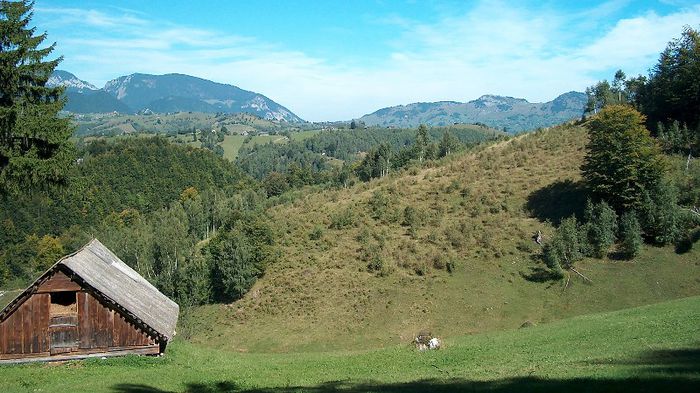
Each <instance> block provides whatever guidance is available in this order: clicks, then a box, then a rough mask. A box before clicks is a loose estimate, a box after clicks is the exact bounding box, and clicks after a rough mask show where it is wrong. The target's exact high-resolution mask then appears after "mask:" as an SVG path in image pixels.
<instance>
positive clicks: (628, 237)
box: [620, 212, 642, 259]
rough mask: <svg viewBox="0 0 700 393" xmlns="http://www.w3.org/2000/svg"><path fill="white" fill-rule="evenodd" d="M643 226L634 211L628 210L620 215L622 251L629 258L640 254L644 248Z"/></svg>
mask: <svg viewBox="0 0 700 393" xmlns="http://www.w3.org/2000/svg"><path fill="white" fill-rule="evenodd" d="M641 232H642V228H641V227H640V225H639V221H638V220H637V215H636V214H634V212H626V213H624V214H623V215H622V217H620V252H621V253H622V254H623V255H624V256H625V258H627V259H632V258H634V257H636V256H637V255H638V254H639V251H640V250H641V248H642V236H641Z"/></svg>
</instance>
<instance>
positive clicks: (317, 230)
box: [309, 225, 323, 240]
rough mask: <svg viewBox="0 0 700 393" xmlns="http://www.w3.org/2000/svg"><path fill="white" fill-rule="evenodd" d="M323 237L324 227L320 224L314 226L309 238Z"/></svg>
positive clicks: (317, 238)
mask: <svg viewBox="0 0 700 393" xmlns="http://www.w3.org/2000/svg"><path fill="white" fill-rule="evenodd" d="M322 237H323V228H322V227H321V226H320V225H316V226H314V228H313V229H312V230H311V233H309V239H311V240H319V239H321V238H322Z"/></svg>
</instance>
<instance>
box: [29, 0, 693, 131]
mask: <svg viewBox="0 0 700 393" xmlns="http://www.w3.org/2000/svg"><path fill="white" fill-rule="evenodd" d="M34 8H35V15H34V19H33V24H34V25H35V26H36V27H37V30H38V31H40V32H41V31H47V32H48V40H49V41H50V42H54V41H55V42H57V49H56V54H58V55H63V56H64V61H63V63H62V64H61V65H60V66H59V68H60V69H64V70H67V71H70V72H73V73H74V74H76V75H77V76H78V77H79V78H81V79H84V80H87V81H88V82H91V83H93V84H95V85H97V86H98V87H102V86H103V85H104V84H105V82H107V81H109V80H111V79H114V78H117V77H119V76H121V75H128V74H131V73H135V72H141V73H152V74H164V73H172V72H177V73H184V74H189V75H194V76H198V77H202V78H206V79H211V80H214V81H216V82H221V83H229V84H234V85H236V86H238V87H241V88H243V89H246V90H252V91H256V92H259V93H262V94H264V95H266V96H268V97H270V98H272V99H273V100H275V101H277V102H279V103H280V104H282V105H284V106H286V107H287V108H289V109H290V110H292V111H293V112H295V113H296V114H297V115H299V116H301V117H302V118H304V119H306V120H312V121H323V120H346V119H351V118H357V117H360V116H362V115H363V114H366V113H370V112H373V111H375V110H377V109H379V108H382V107H386V106H392V105H398V104H407V103H411V102H420V101H423V102H425V101H442V100H451V101H469V100H472V99H476V98H478V97H479V96H481V95H483V94H499V95H508V96H514V97H522V98H526V99H528V100H529V101H531V102H543V101H549V100H551V99H553V98H555V97H556V96H557V95H559V94H561V93H564V92H567V91H571V90H578V91H583V90H584V89H585V88H586V86H589V85H591V84H592V83H594V82H595V81H597V80H600V79H603V78H608V79H609V78H611V77H612V74H613V73H614V72H615V70H617V69H618V68H621V69H623V70H624V71H625V72H626V73H627V74H628V75H637V74H643V75H646V74H648V70H649V68H650V67H652V66H653V65H654V63H655V62H656V60H657V59H658V54H659V52H660V51H661V50H663V49H664V48H665V46H666V44H667V43H668V41H670V40H672V39H673V38H677V37H679V36H680V34H681V31H682V28H683V26H684V25H690V26H692V27H693V28H696V29H697V28H699V27H700V1H684V0H663V1H630V0H611V1H607V2H600V1H517V2H516V1H512V2H508V1H390V0H374V1H360V0H354V1H331V0H327V1H320V0H319V1H250V0H248V1H237V0H236V1H224V0H217V1H176V0H173V1H154V0H140V1H134V0H127V1H120V2H114V1H97V0H94V1H90V0H50V1H49V0H36V3H35V7H34Z"/></svg>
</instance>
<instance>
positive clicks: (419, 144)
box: [415, 124, 430, 162]
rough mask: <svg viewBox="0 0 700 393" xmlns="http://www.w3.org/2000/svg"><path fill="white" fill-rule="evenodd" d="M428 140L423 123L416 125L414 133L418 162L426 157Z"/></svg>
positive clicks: (426, 130)
mask: <svg viewBox="0 0 700 393" xmlns="http://www.w3.org/2000/svg"><path fill="white" fill-rule="evenodd" d="M429 143H430V140H429V139H428V127H426V126H425V124H421V125H420V126H418V132H417V133H416V145H415V149H416V158H418V161H419V162H423V160H424V159H425V158H426V151H427V149H428V144H429Z"/></svg>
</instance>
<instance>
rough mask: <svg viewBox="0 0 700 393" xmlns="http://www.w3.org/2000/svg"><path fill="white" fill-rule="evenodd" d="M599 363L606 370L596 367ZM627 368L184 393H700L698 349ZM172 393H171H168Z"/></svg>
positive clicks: (193, 387)
mask: <svg viewBox="0 0 700 393" xmlns="http://www.w3.org/2000/svg"><path fill="white" fill-rule="evenodd" d="M598 364H601V365H602V364H606V365H610V363H603V362H599V363H598ZM614 364H618V365H623V366H629V367H632V368H633V370H632V372H631V373H629V374H630V375H633V376H632V377H629V378H614V379H613V378H607V379H605V378H571V379H545V378H540V377H518V378H506V379H499V380H494V381H471V380H467V379H458V378H453V379H425V380H420V381H414V382H403V383H381V382H374V381H369V382H354V381H331V382H326V383H323V384H320V385H317V386H294V387H282V388H261V389H255V388H254V389H246V388H241V387H239V386H238V385H237V384H235V383H234V382H229V381H223V382H213V383H207V384H200V383H190V384H187V385H186V387H185V390H184V392H186V393H228V392H238V393H293V392H310V393H336V392H337V393H341V392H343V393H360V392H384V393H404V392H408V393H412V392H497V393H505V392H574V393H575V392H677V393H680V392H693V393H696V392H699V391H700V349H698V348H683V349H675V350H659V351H649V352H647V353H645V354H643V355H642V356H640V357H639V358H636V359H631V360H629V361H622V362H618V363H614ZM112 390H113V391H114V392H117V393H171V392H169V391H166V390H160V389H158V388H154V387H150V386H147V385H134V384H119V385H116V386H113V387H112ZM172 393H174V392H172Z"/></svg>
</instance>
